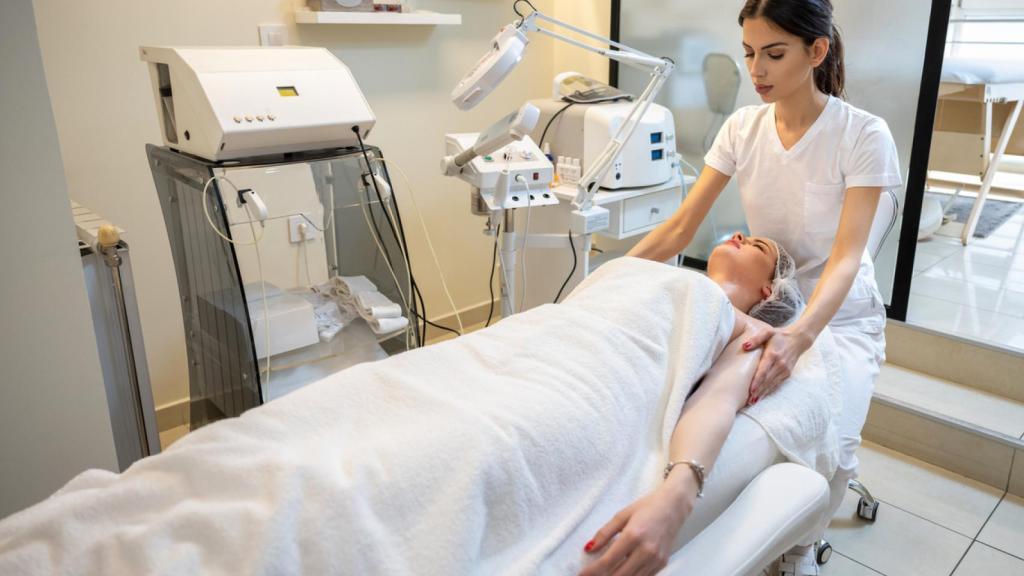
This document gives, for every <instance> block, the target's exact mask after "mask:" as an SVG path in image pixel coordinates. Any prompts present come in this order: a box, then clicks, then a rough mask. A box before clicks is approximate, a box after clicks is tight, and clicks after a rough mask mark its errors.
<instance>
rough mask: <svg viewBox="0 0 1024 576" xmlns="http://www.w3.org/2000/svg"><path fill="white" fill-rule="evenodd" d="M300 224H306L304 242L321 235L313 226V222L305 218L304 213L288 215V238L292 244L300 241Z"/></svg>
mask: <svg viewBox="0 0 1024 576" xmlns="http://www.w3.org/2000/svg"><path fill="white" fill-rule="evenodd" d="M302 224H305V225H306V236H305V237H306V242H310V241H313V240H315V239H317V238H319V237H320V236H321V233H320V231H319V230H317V229H316V227H314V226H313V224H312V223H311V222H310V220H308V219H307V218H306V216H305V215H303V214H299V215H298V216H289V217H288V240H289V241H291V243H292V244H301V243H302V237H303V236H302V230H301V229H300V227H301V225H302Z"/></svg>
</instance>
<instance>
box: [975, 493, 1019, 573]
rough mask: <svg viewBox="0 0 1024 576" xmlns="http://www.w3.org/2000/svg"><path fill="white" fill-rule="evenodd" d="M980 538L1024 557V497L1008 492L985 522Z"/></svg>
mask: <svg viewBox="0 0 1024 576" xmlns="http://www.w3.org/2000/svg"><path fill="white" fill-rule="evenodd" d="M978 540H979V541H980V542H983V543H985V544H988V545H989V546H991V547H993V548H996V549H998V550H1001V551H1003V552H1006V553H1007V554H1012V555H1014V556H1016V557H1017V558H1024V498H1020V497H1019V496H1013V495H1009V494H1008V495H1007V496H1006V498H1004V499H1003V501H1002V502H1001V503H1000V504H999V507H998V508H996V512H995V514H993V515H992V518H991V519H990V520H989V521H988V522H987V523H986V524H985V529H984V530H982V531H981V534H980V535H978Z"/></svg>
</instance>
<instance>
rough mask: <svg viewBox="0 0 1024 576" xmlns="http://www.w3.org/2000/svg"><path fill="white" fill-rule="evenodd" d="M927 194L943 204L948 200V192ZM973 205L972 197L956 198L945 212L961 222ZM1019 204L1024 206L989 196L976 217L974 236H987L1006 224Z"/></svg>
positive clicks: (965, 219) (1018, 208) (968, 214)
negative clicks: (978, 216)
mask: <svg viewBox="0 0 1024 576" xmlns="http://www.w3.org/2000/svg"><path fill="white" fill-rule="evenodd" d="M928 196H930V197H932V198H935V199H936V200H938V201H939V202H940V203H942V205H943V206H945V205H946V203H947V202H949V195H948V194H934V193H931V192H929V193H928ZM973 206H974V198H957V199H956V200H955V201H953V207H952V208H950V209H949V210H948V211H947V212H946V215H947V216H949V217H950V218H952V219H953V221H954V222H960V223H961V224H963V223H965V222H967V217H968V216H970V215H971V208H972V207H973ZM1021 206H1024V204H1022V203H1020V202H1008V201H1006V200H993V199H992V198H989V199H988V200H986V201H985V207H984V208H982V210H981V218H979V219H978V226H977V227H976V228H975V229H974V237H975V238H988V237H989V235H990V234H992V233H993V232H995V231H996V229H998V228H999V227H1000V226H1002V225H1003V224H1006V221H1007V220H1009V219H1010V218H1013V215H1014V214H1016V213H1017V211H1018V210H1020V208H1021Z"/></svg>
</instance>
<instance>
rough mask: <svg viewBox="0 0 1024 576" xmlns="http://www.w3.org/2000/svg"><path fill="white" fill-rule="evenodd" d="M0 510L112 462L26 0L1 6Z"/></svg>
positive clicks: (40, 495)
mask: <svg viewBox="0 0 1024 576" xmlns="http://www.w3.org/2000/svg"><path fill="white" fill-rule="evenodd" d="M0 77H2V78H4V81H3V82H0V125H2V126H3V134H4V137H3V138H0V189H2V193H3V198H4V207H3V210H0V229H2V230H3V234H4V236H3V238H4V239H3V242H0V267H2V269H3V276H4V281H3V282H2V283H0V303H2V305H0V342H3V345H2V347H0V366H3V369H2V371H0V374H2V375H0V518H2V517H4V516H6V515H8V514H10V513H12V512H14V511H16V510H19V509H21V508H24V507H25V506H28V505H30V504H32V503H34V502H36V501H38V500H41V499H42V498H44V497H45V496H47V495H49V494H50V493H51V492H53V491H54V490H56V489H57V488H59V487H60V486H61V485H62V484H64V483H65V482H67V481H68V480H69V479H71V477H72V476H74V475H75V474H77V473H78V472H80V471H82V470H84V469H86V468H92V467H100V468H107V469H110V470H116V469H117V462H116V457H115V454H114V442H113V436H112V435H111V430H110V420H109V416H108V412H107V405H106V393H105V391H104V388H103V377H102V374H101V372H100V363H99V357H98V356H97V354H96V344H95V338H94V337H93V330H92V318H91V317H90V314H89V303H88V301H87V300H86V294H85V277H84V275H83V273H82V264H81V260H80V259H79V256H78V249H77V243H76V240H75V232H74V225H73V224H72V220H71V206H70V205H69V203H68V195H67V190H66V186H65V182H64V170H63V166H62V164H61V156H60V149H59V147H58V143H57V130H56V128H55V126H54V121H53V115H52V112H51V110H50V99H49V97H48V96H47V87H46V80H45V78H44V76H43V62H42V60H41V58H40V54H39V44H38V42H37V38H36V27H35V23H34V21H33V16H32V4H31V2H30V0H5V1H4V2H0Z"/></svg>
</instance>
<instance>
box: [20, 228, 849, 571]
mask: <svg viewBox="0 0 1024 576" xmlns="http://www.w3.org/2000/svg"><path fill="white" fill-rule="evenodd" d="M780 252H781V251H780V250H779V249H778V247H777V246H775V244H774V243H773V242H770V241H766V240H763V239H760V238H744V237H742V236H740V235H736V236H735V237H734V238H733V240H731V241H729V242H728V243H726V244H724V245H722V246H720V247H718V248H717V249H716V250H715V252H714V253H713V255H712V257H711V259H710V261H709V269H708V276H707V277H705V276H703V275H701V274H699V273H696V272H693V271H687V270H682V269H677V268H673V267H670V266H665V265H663V264H658V263H654V262H650V261H647V260H641V259H636V258H622V259H619V260H616V261H613V262H609V263H607V264H605V266H603V267H602V268H601V269H599V270H597V271H596V272H595V273H594V274H592V275H591V276H590V277H589V278H588V279H587V280H585V281H584V282H583V283H582V284H581V285H580V286H579V287H578V288H577V289H576V290H574V291H573V293H572V294H571V295H570V297H569V298H567V299H566V301H565V302H564V303H562V304H559V305H546V306H542V307H539V308H536V309H533V310H530V311H527V312H524V313H521V314H517V315H515V316H513V317H510V318H506V319H503V320H502V321H501V322H499V323H498V324H496V325H495V326H492V327H491V328H489V329H486V330H481V331H479V332H475V333H473V334H469V335H466V336H463V337H461V338H457V339H455V340H451V341H448V342H443V343H439V344H436V345H433V346H429V347H426V348H423V349H419V350H414V351H410V352H408V353H404V354H400V355H397V356H394V357H392V358H389V359H386V360H382V361H380V362H374V363H367V364H362V365H359V366H356V367H353V368H351V369H348V370H345V371H342V372H339V373H337V374H334V375H332V376H330V377H328V378H325V379H323V380H321V381H319V382H316V383H313V384H311V385H309V386H307V387H305V388H303V389H301V390H298V391H296V392H294V393H292V394H289V395H287V396H285V397H283V398H280V399H277V400H274V401H273V402H271V403H269V404H266V405H264V406H261V407H259V408H256V409H253V410H250V411H249V412H247V413H245V414H243V415H242V416H241V417H239V418H234V419H230V420H224V421H220V422H217V423H214V424H211V425H208V426H206V427H204V428H202V429H200V430H197V431H195V432H193V433H191V434H189V435H187V436H185V437H184V438H182V439H181V440H180V441H178V442H177V443H176V444H175V445H174V446H172V447H171V448H170V449H169V450H167V451H166V452H164V453H162V454H160V455H157V456H153V457H150V458H146V459H143V460H141V461H139V462H137V463H136V464H134V465H133V466H132V467H131V468H129V469H128V470H126V471H125V472H124V473H122V474H114V473H111V472H108V471H103V470H90V471H87V472H84V473H82V474H80V475H79V476H77V477H76V478H74V479H73V480H71V481H70V482H69V483H68V484H67V485H65V486H64V487H63V488H62V489H61V490H60V491H58V492H57V493H56V494H54V495H53V496H51V497H50V498H48V499H47V500H45V501H43V502H41V503H39V504H37V505H35V506H33V507H31V508H29V509H27V510H25V511H22V512H20V513H17V514H15V515H13V516H11V517H9V518H7V519H5V520H3V521H2V522H0V574H37V573H45V574H51V573H59V574H93V573H109V574H150V573H161V574H167V573H182V574H184V573H188V574H197V573H202V574H300V573H305V574H388V575H391V574H531V575H532V574H576V573H579V572H580V570H581V569H582V570H584V571H585V573H586V574H588V575H589V574H595V573H603V574H611V573H614V574H649V573H653V572H655V571H656V570H658V569H660V567H661V566H663V565H664V560H665V558H666V557H667V556H668V555H669V554H670V553H671V552H673V551H674V550H675V547H676V546H677V545H676V544H675V543H674V539H675V535H676V533H677V532H679V531H680V526H681V525H682V524H683V523H684V521H686V520H687V516H688V515H690V514H691V509H692V508H693V507H694V502H695V498H696V496H697V494H698V492H699V490H700V481H699V476H698V474H696V473H695V470H694V469H693V468H691V467H690V465H689V464H676V465H674V466H673V465H671V464H670V466H671V469H670V471H669V473H668V474H667V478H666V479H664V480H663V472H664V470H665V469H666V462H678V461H682V460H691V461H694V462H695V464H694V467H696V466H697V465H698V464H696V463H699V465H703V466H704V468H705V471H706V473H707V474H710V473H711V470H712V467H714V469H715V472H716V475H714V476H709V478H708V488H709V492H714V491H715V490H716V489H720V488H721V487H722V486H723V485H726V484H728V483H729V481H730V479H731V477H732V476H733V474H732V469H731V468H730V463H729V462H727V461H724V460H723V461H721V462H718V463H717V465H716V457H717V456H718V455H719V450H720V449H721V448H722V444H723V442H725V439H726V436H727V434H728V433H729V429H730V427H731V425H732V422H733V419H734V418H735V417H736V412H737V410H739V409H740V408H741V407H743V406H744V405H746V404H747V403H748V400H750V401H751V402H756V401H760V399H749V398H748V394H749V392H748V386H749V383H750V380H751V378H752V374H753V370H754V369H755V367H756V364H757V361H758V355H757V354H756V353H740V351H739V350H738V344H739V343H740V342H742V341H741V340H738V339H737V337H738V336H739V335H740V334H741V333H743V332H744V330H747V329H748V328H749V327H750V326H752V325H754V324H757V323H758V322H760V321H759V320H755V319H752V318H750V317H749V316H747V315H746V314H744V313H743V312H741V311H747V312H750V313H752V314H753V315H754V316H758V317H761V318H763V319H766V320H769V321H771V322H772V323H773V324H777V323H781V322H785V321H786V320H787V319H788V318H789V317H790V316H792V314H793V313H794V312H795V308H796V307H797V306H798V305H799V301H798V296H797V294H798V292H796V291H795V290H794V289H792V288H791V287H789V286H788V284H789V282H788V279H789V278H790V276H791V275H792V260H791V259H790V258H789V257H788V256H786V255H785V253H782V255H781V257H780V256H779V254H780ZM709 278H710V279H709ZM814 357H815V351H814V348H812V350H810V351H809V353H808V354H806V355H805V358H806V359H807V360H804V361H805V362H811V359H813V358H814ZM812 368H813V367H811V368H808V370H812ZM815 370H816V369H815ZM802 373H807V374H811V372H808V371H806V370H805V371H804V372H801V370H800V368H799V367H798V368H797V369H796V370H794V377H793V379H791V380H790V381H789V382H787V384H786V386H783V387H782V388H780V389H779V390H778V391H777V392H776V393H775V394H774V395H773V396H777V395H782V394H784V392H785V390H786V388H787V387H789V386H794V385H799V382H798V381H797V380H798V377H799V375H800V374H802ZM821 374H823V372H820V371H819V372H814V373H813V374H811V375H810V376H808V377H807V378H808V379H811V380H813V384H814V387H815V389H817V388H822V385H821V378H822V376H821ZM701 381H702V383H701V385H700V386H699V388H697V389H696V392H693V394H692V396H691V395H690V394H691V392H692V391H693V389H694V387H695V386H696V385H697V384H698V382H701ZM688 396H689V399H687V397H688ZM684 400H685V402H686V403H685V408H684V407H683V406H684V404H683V403H684ZM775 401H776V400H775V398H773V397H769V398H768V399H765V400H764V401H763V404H759V405H757V406H751V407H750V408H749V409H750V410H754V409H762V408H763V407H765V406H766V405H769V404H771V403H772V402H775ZM821 404H824V402H822V403H821ZM822 413H823V414H826V417H823V418H818V417H814V418H810V420H808V421H809V422H818V423H821V422H827V420H828V418H827V413H828V410H827V408H825V407H822V410H821V411H820V413H819V416H820V414H822ZM680 414H682V417H680ZM786 417H787V418H788V419H789V420H799V419H800V418H798V417H797V416H794V415H788V414H787V415H786ZM787 421H788V420H787ZM817 430H823V429H822V428H820V427H819V428H817ZM814 434H817V433H811V434H810V435H811V436H813V435H814ZM820 435H822V436H824V434H823V433H822V434H820ZM808 445H810V441H809V444H808ZM723 454H724V453H723ZM752 458H753V456H752V455H751V454H749V453H744V454H743V455H742V457H740V458H737V459H736V460H743V461H744V462H746V461H749V460H751V459H752ZM807 460H809V461H808V462H807V464H808V465H809V466H811V467H814V468H815V469H818V470H819V471H821V472H822V473H823V474H829V471H828V468H829V466H830V465H831V464H830V463H831V460H829V459H827V458H826V459H824V460H820V461H813V460H814V459H813V458H809V459H807ZM733 466H734V467H735V464H734V465H733ZM762 469H763V468H762ZM707 500H708V499H705V500H704V504H707ZM700 509H701V507H700V506H698V507H697V508H696V510H695V512H694V516H696V515H697V512H699V511H700ZM620 510H621V511H622V512H621V513H619V514H616V512H618V511H620ZM613 517H614V519H613V520H612V521H611V522H610V523H609V522H608V520H609V518H613ZM692 525H693V524H692V523H690V524H688V527H691V526H692ZM602 526H604V527H603V528H602ZM599 529H600V530H599ZM684 532H685V530H684ZM595 533H597V536H596V538H594V543H593V544H592V545H590V552H589V553H585V552H583V550H582V548H583V547H584V545H585V544H586V543H587V542H588V540H590V539H591V538H592V536H593V535H594V534H595ZM616 534H617V537H615V538H613V535H616ZM588 563H589V564H588ZM694 568H695V570H696V572H694V573H700V569H699V567H694Z"/></svg>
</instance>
